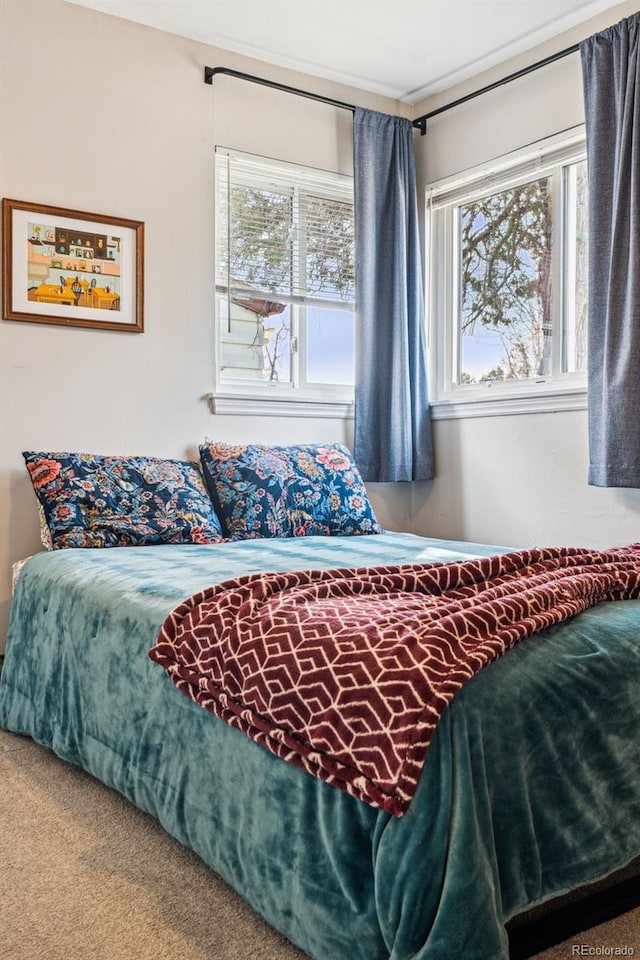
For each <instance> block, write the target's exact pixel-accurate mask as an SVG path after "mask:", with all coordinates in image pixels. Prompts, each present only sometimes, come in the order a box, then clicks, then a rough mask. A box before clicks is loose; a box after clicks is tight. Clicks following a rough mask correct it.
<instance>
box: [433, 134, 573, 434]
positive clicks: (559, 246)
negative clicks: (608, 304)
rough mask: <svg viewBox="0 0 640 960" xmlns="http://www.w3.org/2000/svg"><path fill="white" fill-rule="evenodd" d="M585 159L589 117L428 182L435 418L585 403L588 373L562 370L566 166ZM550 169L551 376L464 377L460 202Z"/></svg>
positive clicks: (569, 407) (553, 408)
mask: <svg viewBox="0 0 640 960" xmlns="http://www.w3.org/2000/svg"><path fill="white" fill-rule="evenodd" d="M585 159H586V145H585V130H584V124H580V125H579V126H577V127H572V128H570V129H569V130H566V131H563V132H562V133H559V134H556V135H554V136H552V137H548V138H546V139H544V140H541V141H538V142H536V143H533V144H530V145H528V146H526V147H523V148H521V149H519V150H516V151H513V152H512V153H509V154H506V155H504V156H502V157H498V158H496V159H495V160H492V161H490V162H488V163H484V164H482V165H479V166H476V167H473V168H471V169H469V170H466V171H464V172H463V173H460V174H456V175H454V176H451V177H447V178H445V179H443V180H439V181H436V182H434V183H431V184H428V185H427V187H426V188H425V262H426V271H425V272H426V282H427V290H426V296H425V303H426V307H427V325H428V335H429V358H430V388H431V389H430V392H431V406H432V414H433V416H434V419H454V418H459V417H478V416H496V415H498V416H501V415H506V414H515V413H518V414H519V413H540V412H546V411H558V410H578V409H584V408H586V372H583V371H580V372H563V370H562V362H563V357H564V356H565V330H566V324H565V322H564V317H565V313H566V310H567V302H568V289H567V288H568V282H567V281H568V279H569V278H568V271H567V262H566V259H565V258H566V256H567V230H568V227H569V225H570V223H569V221H570V218H569V216H568V208H567V188H566V184H565V180H566V173H565V168H567V167H569V166H570V165H571V164H574V163H580V162H582V161H583V160H585ZM547 175H551V176H552V178H553V179H552V190H553V204H554V218H553V226H552V229H553V251H554V252H553V260H552V276H553V314H554V319H553V339H552V369H551V373H550V374H549V375H546V376H544V377H540V378H531V379H526V380H524V379H523V380H506V381H494V382H485V383H479V384H459V383H457V382H456V380H457V377H458V369H459V367H458V364H459V357H458V350H459V348H458V343H459V325H458V305H459V304H458V301H459V293H458V291H459V270H460V254H461V250H460V244H459V243H458V242H457V241H456V237H459V236H460V233H459V216H460V207H462V206H464V205H465V204H466V203H469V202H472V201H474V200H477V199H480V198H482V197H485V196H488V195H491V194H495V193H500V192H501V191H503V190H507V189H509V188H512V187H516V186H519V185H521V184H524V183H527V182H530V181H532V180H535V179H537V178H540V177H543V176H547Z"/></svg>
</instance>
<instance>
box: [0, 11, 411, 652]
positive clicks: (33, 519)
mask: <svg viewBox="0 0 640 960" xmlns="http://www.w3.org/2000/svg"><path fill="white" fill-rule="evenodd" d="M0 17H1V20H0V69H1V71H2V73H1V75H0V98H1V99H0V189H1V193H2V196H4V197H11V198H14V199H18V200H27V201H33V202H39V203H49V204H54V205H59V206H62V207H67V208H72V209H76V210H87V211H92V212H96V213H100V214H104V215H108V214H112V215H115V216H121V217H126V218H132V219H137V220H143V221H144V222H145V229H146V243H145V268H146V269H145V280H146V289H145V333H144V334H142V335H134V334H129V333H117V332H106V331H105V332H103V331H100V330H84V329H77V328H76V329H65V328H64V327H56V326H47V325H44V324H30V323H25V322H15V321H14V322H9V321H0V580H1V585H0V638H2V637H3V636H4V622H5V620H6V617H7V613H8V607H9V592H10V587H9V583H10V565H11V563H13V561H15V560H17V559H19V558H21V557H23V556H26V555H28V554H30V553H33V552H34V551H36V550H38V549H39V537H38V523H37V512H36V501H35V497H34V494H33V492H32V490H31V489H30V483H29V480H28V477H27V473H26V470H25V467H24V462H23V460H22V457H21V451H22V450H27V449H36V450H47V449H49V450H83V451H87V452H97V453H123V454H126V453H140V454H145V453H146V454H151V455H159V456H174V457H184V456H185V455H190V456H193V455H196V456H197V449H196V448H197V445H198V443H199V442H200V441H201V440H202V439H204V437H205V436H209V437H212V438H217V439H220V440H244V441H254V442H259V441H263V442H275V441H278V442H283V443H287V442H301V441H320V440H334V439H337V440H344V441H346V442H349V440H350V429H351V424H350V423H345V422H343V421H341V420H308V419H299V418H291V419H280V420H278V419H275V418H269V417H262V418H259V417H252V418H249V417H231V416H213V415H212V414H211V413H210V410H209V406H208V404H207V402H206V399H205V398H206V395H207V394H208V393H210V392H211V390H212V389H213V384H214V369H213V357H212V350H213V342H214V332H213V324H212V317H213V187H214V146H215V145H216V144H221V145H224V146H228V147H234V148H236V149H239V150H245V151H249V152H253V153H259V154H262V155H264V156H272V157H277V158H279V159H282V160H290V161H298V162H301V163H306V164H310V165H312V166H317V167H323V168H325V169H328V170H337V171H341V172H350V171H351V167H352V121H351V114H350V113H349V112H348V111H344V110H338V109H335V108H332V107H329V106H327V105H325V104H320V103H312V102H311V101H309V100H303V99H301V98H298V97H294V96H291V95H290V94H285V93H281V92H277V91H273V90H269V89H267V88H264V87H259V86H256V85H254V84H249V83H246V82H243V81H239V80H236V79H231V78H228V77H221V78H217V79H216V80H215V82H214V86H213V87H211V86H207V85H206V84H205V83H204V82H203V68H204V66H205V64H206V65H208V66H217V65H224V66H230V67H233V68H235V69H238V70H242V71H244V72H247V73H253V74H258V75H262V76H269V77H271V78H272V79H275V80H279V81H281V82H284V83H287V84H290V85H293V86H299V87H306V88H308V89H311V90H314V91H317V92H320V93H325V94H327V95H328V96H331V97H333V98H335V99H339V100H346V101H348V102H354V100H357V102H358V103H359V104H360V105H362V106H365V107H371V108H374V109H379V110H384V111H386V112H390V113H396V112H399V106H398V104H396V103H395V101H392V100H386V99H385V98H382V97H377V96H374V95H372V94H367V93H364V92H362V93H360V92H359V91H356V90H353V89H350V88H345V87H340V86H337V85H335V84H330V83H323V82H322V81H319V80H318V79H317V78H312V77H306V76H304V75H300V74H296V73H292V72H289V71H286V70H279V69H276V68H273V67H267V66H266V65H265V64H261V63H259V62H257V61H251V60H248V59H246V58H242V57H239V56H236V55H233V54H230V53H228V52H223V51H220V50H216V49H215V48H213V47H210V46H207V45H204V44H198V43H195V42H192V41H189V40H185V39H182V38H179V37H176V36H172V35H169V34H166V33H162V32H160V31H156V30H152V29H149V28H147V27H143V26H140V25H138V24H133V23H130V22H127V21H124V20H120V19H116V18H114V17H109V16H106V15H104V14H100V13H96V12H94V11H91V10H88V9H85V8H83V7H79V6H76V5H74V4H67V3H63V2H62V0H3V2H2V3H1V6H0ZM185 238H188V240H189V242H188V243H185ZM372 496H373V500H374V505H375V507H376V509H377V511H378V513H379V517H380V520H381V522H383V523H384V524H385V525H387V526H389V527H394V528H401V527H404V528H406V527H407V526H408V525H409V523H410V515H409V508H410V490H409V488H408V487H407V486H405V487H396V488H393V487H391V486H388V485H387V486H380V487H378V488H376V489H374V490H373V491H372ZM1 647H2V639H0V649H1Z"/></svg>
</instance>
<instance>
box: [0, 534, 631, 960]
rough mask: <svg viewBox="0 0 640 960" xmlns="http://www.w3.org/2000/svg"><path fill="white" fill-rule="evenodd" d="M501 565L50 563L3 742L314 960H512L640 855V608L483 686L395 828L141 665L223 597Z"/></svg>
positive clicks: (450, 722)
mask: <svg viewBox="0 0 640 960" xmlns="http://www.w3.org/2000/svg"><path fill="white" fill-rule="evenodd" d="M494 552H497V548H495V547H482V546H478V545H474V544H462V543H452V542H447V541H435V540H426V539H421V538H419V537H415V536H411V535H408V534H391V533H387V534H383V535H381V536H371V537H349V538H340V537H335V538H322V537H309V538H305V539H297V540H277V541H274V540H269V541H257V540H253V541H244V542H237V543H229V544H215V545H208V546H200V545H189V546H179V545H171V546H162V547H135V548H118V549H110V550H64V551H57V552H53V553H49V554H39V555H37V556H35V557H33V558H32V559H30V560H28V561H27V563H26V564H25V566H24V568H23V570H22V572H21V574H20V576H19V578H18V581H17V584H16V591H15V596H14V603H13V607H12V615H11V623H10V627H9V635H8V642H7V650H6V658H5V663H4V670H3V672H2V676H1V678H0V725H2V726H3V727H5V728H6V729H8V730H13V731H15V732H17V733H22V734H27V735H29V736H31V737H33V738H34V739H35V740H37V741H38V742H39V743H42V744H44V745H46V746H47V747H50V748H51V749H53V750H54V751H55V752H56V753H57V754H58V755H59V756H61V757H63V758H64V759H65V760H69V761H71V762H73V763H77V764H80V765H81V766H82V767H84V768H86V769H87V770H88V771H90V772H91V773H92V774H94V775H95V776H96V777H98V778H99V779H100V780H102V781H104V782H105V783H107V784H109V785H110V786H112V787H114V788H115V789H116V790H118V791H120V792H121V793H122V794H124V795H125V796H126V797H128V798H129V799H130V800H131V801H133V803H135V804H136V805H137V806H139V807H141V808H142V809H143V810H146V811H147V812H149V813H150V814H152V815H153V816H154V817H157V819H158V820H159V821H160V823H161V824H162V825H163V826H164V827H165V829H166V830H167V831H168V832H169V833H171V834H172V835H173V836H174V837H176V838H177V839H178V840H180V841H181V842H182V843H184V844H186V845H187V846H189V847H191V848H193V849H194V850H195V851H196V852H197V853H198V854H200V856H201V857H202V858H203V859H204V860H205V861H206V862H207V863H208V864H210V866H211V867H213V869H214V870H216V871H217V872H218V873H219V874H220V875H221V876H223V877H224V878H225V879H226V880H227V881H228V882H229V883H230V884H231V885H232V886H233V887H235V889H236V890H237V891H238V892H239V893H240V894H241V895H242V896H243V897H244V898H245V899H246V900H247V901H248V902H249V903H250V904H252V906H253V907H254V908H255V909H256V910H257V911H258V912H259V913H261V914H262V915H263V916H264V917H265V918H266V919H267V921H268V922H269V923H271V924H272V925H273V926H274V927H276V928H277V929H278V930H280V931H281V932H282V933H284V934H285V935H286V936H287V937H289V938H290V939H291V940H292V941H293V942H294V943H296V944H298V945H299V946H301V947H302V949H303V950H305V951H306V952H307V953H308V954H309V955H310V956H311V957H313V958H315V960H505V958H507V956H508V948H507V937H506V933H505V930H504V923H505V922H506V921H507V920H508V919H509V918H510V917H511V916H513V915H514V914H516V913H519V912H522V911H523V910H525V909H527V908H528V907H530V906H532V905H534V904H537V903H540V902H542V901H543V900H545V899H548V898H550V897H552V896H555V895H558V894H560V893H564V892H566V891H567V890H569V889H572V888H574V887H577V886H580V885H582V884H585V883H588V882H591V881H594V880H597V879H599V878H601V877H603V876H605V875H606V874H608V873H610V872H612V871H613V870H615V869H617V868H619V867H621V866H623V865H624V864H626V863H627V862H628V861H629V860H631V859H632V858H633V857H635V856H637V855H638V854H640V745H639V737H638V718H639V716H640V696H639V695H638V693H639V690H640V686H639V684H640V601H625V602H618V603H609V604H603V605H601V606H598V607H596V608H594V609H592V610H589V611H587V612H585V613H583V614H580V616H578V617H576V618H575V619H573V620H571V621H569V622H567V623H564V624H561V625H559V626H557V627H554V628H552V629H549V630H546V631H545V632H544V633H541V634H538V635H536V636H533V637H531V638H529V639H528V640H525V641H523V642H522V643H521V644H520V645H519V646H518V647H517V648H516V649H514V650H512V651H511V652H509V653H508V654H507V655H506V656H504V657H503V658H502V659H500V660H498V661H496V662H495V663H493V664H491V665H490V666H488V667H486V668H485V669H484V670H482V671H481V672H480V673H479V674H478V675H477V676H475V677H474V678H473V679H472V680H470V681H469V682H468V684H466V686H465V687H464V688H463V689H462V690H461V691H460V693H458V694H457V695H456V697H455V699H454V700H453V702H452V703H451V705H450V706H449V708H448V709H447V710H446V711H445V714H444V716H443V717H442V720H441V721H440V724H439V726H438V728H437V730H436V734H435V736H434V739H433V741H432V743H431V746H430V749H429V752H428V755H427V759H426V763H425V766H424V770H423V774H422V777H421V780H420V784H419V786H418V790H417V793H416V795H415V797H414V799H413V801H412V804H411V807H410V808H409V811H408V812H407V813H406V814H405V816H404V817H401V818H395V817H391V816H390V815H389V814H386V813H383V812H381V811H379V810H375V809H373V808H372V807H369V806H367V805H366V804H364V803H363V802H361V801H359V800H356V799H354V798H353V797H350V796H348V795H347V794H345V793H342V792H341V791H339V790H336V789H335V788H333V787H331V786H329V785H327V784H326V783H323V782H321V781H320V780H316V779H315V778H314V777H312V776H311V775H309V774H307V773H305V772H303V771H301V770H299V769H298V768H296V767H293V766H291V765H289V764H288V763H286V762H285V761H283V760H280V759H278V758H276V757H274V756H273V755H271V754H270V753H268V752H267V751H265V750H264V749H262V748H261V747H259V746H258V745H256V744H255V743H253V742H252V741H251V740H249V739H248V738H246V737H244V735H243V734H242V733H240V732H238V731H237V730H234V729H232V728H231V727H227V726H226V725H225V724H224V723H222V722H221V721H220V720H218V719H217V718H216V717H214V716H212V715H211V714H209V713H208V712H207V711H205V710H204V709H202V708H201V707H199V706H198V705H197V704H195V703H193V702H192V701H191V700H189V699H187V697H185V696H184V695H183V694H182V693H180V692H179V691H178V690H177V689H176V688H175V686H174V685H173V684H172V683H171V681H170V680H169V678H168V677H167V676H166V675H165V673H164V671H163V670H162V668H161V667H160V666H159V665H158V664H155V663H152V662H151V661H150V660H149V659H148V657H147V651H148V649H149V648H150V647H151V646H152V644H153V643H154V640H155V637H156V634H157V632H158V629H159V627H160V625H161V623H162V621H163V620H164V618H165V616H166V615H167V614H168V613H169V612H170V610H171V609H173V607H175V606H176V605H177V604H178V602H179V601H180V600H182V599H185V598H186V597H188V596H190V595H191V594H192V593H194V592H196V591H197V590H200V589H202V588H204V587H206V586H208V585H210V584H211V583H214V582H216V581H219V580H222V579H225V578H227V577H235V576H238V575H240V574H243V573H249V572H255V571H260V570H282V569H308V568H311V567H315V568H318V567H327V568H328V567H336V566H362V565H373V564H388V563H400V562H403V563H404V562H414V561H415V562H428V561H433V560H453V559H459V558H461V557H470V556H479V555H483V554H490V553H494ZM214 937H215V931H214V930H212V940H213V938H214Z"/></svg>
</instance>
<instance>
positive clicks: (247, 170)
mask: <svg viewBox="0 0 640 960" xmlns="http://www.w3.org/2000/svg"><path fill="white" fill-rule="evenodd" d="M216 180H217V186H216V201H217V204H218V216H217V223H218V236H217V241H216V286H217V289H218V291H219V292H220V293H223V294H225V295H227V296H230V297H231V298H233V299H237V298H241V297H247V298H249V297H254V298H255V297H260V296H261V297H264V298H267V299H270V300H277V301H279V302H282V303H300V304H308V305H317V306H322V305H331V306H337V305H342V306H346V307H352V306H353V302H354V237H353V183H352V180H351V178H350V177H345V176H340V175H339V174H333V173H328V172H325V171H322V170H315V169H312V168H309V167H300V166H297V165H294V164H288V163H280V162H278V161H274V160H266V159H263V158H261V157H255V156H251V155H247V154H239V153H233V152H231V151H228V150H221V149H219V148H218V149H216Z"/></svg>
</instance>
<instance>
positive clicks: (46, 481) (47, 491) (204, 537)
mask: <svg viewBox="0 0 640 960" xmlns="http://www.w3.org/2000/svg"><path fill="white" fill-rule="evenodd" d="M23 456H24V459H25V461H26V464H27V470H28V471H29V475H30V477H31V482H32V483H33V489H34V490H35V492H36V496H37V497H38V500H39V501H40V503H41V505H42V507H43V509H44V514H45V519H46V523H47V526H48V527H49V531H50V533H51V539H52V542H53V549H54V550H61V549H63V548H65V547H127V546H144V545H150V544H158V543H217V542H219V541H220V540H222V539H223V537H222V529H221V526H220V521H219V520H218V518H217V516H216V515H215V511H214V509H213V504H212V503H211V500H210V498H209V495H208V494H207V490H206V488H205V485H204V482H203V480H202V475H201V474H200V471H199V469H198V466H197V464H195V463H190V462H189V461H186V460H159V459H156V458H155V457H104V456H98V455H93V454H86V453H34V452H26V453H24V454H23Z"/></svg>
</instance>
